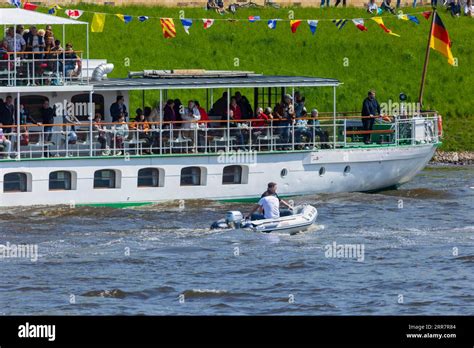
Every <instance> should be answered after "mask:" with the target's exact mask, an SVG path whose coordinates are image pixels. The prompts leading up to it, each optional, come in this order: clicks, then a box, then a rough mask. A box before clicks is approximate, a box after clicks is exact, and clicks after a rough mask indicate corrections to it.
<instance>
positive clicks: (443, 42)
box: [430, 12, 454, 65]
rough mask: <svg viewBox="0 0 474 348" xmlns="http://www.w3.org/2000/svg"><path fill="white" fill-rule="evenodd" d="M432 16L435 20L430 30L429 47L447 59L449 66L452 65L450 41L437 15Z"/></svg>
mask: <svg viewBox="0 0 474 348" xmlns="http://www.w3.org/2000/svg"><path fill="white" fill-rule="evenodd" d="M433 16H435V18H434V25H433V28H432V30H431V39H430V47H431V48H432V49H434V50H436V51H438V52H440V53H441V54H442V55H443V56H445V57H446V58H448V63H449V64H451V65H454V57H453V53H452V52H451V39H450V38H449V34H448V31H447V30H446V27H445V26H444V24H443V22H442V21H441V17H440V16H439V14H438V13H437V12H435V13H434V14H433Z"/></svg>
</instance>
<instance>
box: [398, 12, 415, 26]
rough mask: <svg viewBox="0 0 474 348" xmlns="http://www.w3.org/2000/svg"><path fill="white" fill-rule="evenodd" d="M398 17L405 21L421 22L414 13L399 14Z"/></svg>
mask: <svg viewBox="0 0 474 348" xmlns="http://www.w3.org/2000/svg"><path fill="white" fill-rule="evenodd" d="M398 19H402V20H404V21H412V22H413V23H416V24H420V21H419V20H418V18H416V17H415V16H412V15H406V14H400V15H398Z"/></svg>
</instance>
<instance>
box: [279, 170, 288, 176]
mask: <svg viewBox="0 0 474 348" xmlns="http://www.w3.org/2000/svg"><path fill="white" fill-rule="evenodd" d="M287 175H288V169H286V168H283V169H282V170H281V172H280V176H281V177H282V178H286V176H287Z"/></svg>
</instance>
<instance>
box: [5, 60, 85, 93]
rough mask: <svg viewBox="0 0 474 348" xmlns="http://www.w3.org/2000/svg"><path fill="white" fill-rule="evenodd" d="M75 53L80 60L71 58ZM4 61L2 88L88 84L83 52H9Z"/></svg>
mask: <svg viewBox="0 0 474 348" xmlns="http://www.w3.org/2000/svg"><path fill="white" fill-rule="evenodd" d="M72 54H75V55H76V56H77V58H68V55H72ZM5 55H6V59H0V85H2V86H9V87H12V86H41V85H55V86H63V85H65V84H70V83H73V82H75V83H84V82H85V81H87V77H84V75H83V74H82V55H83V52H82V51H42V52H6V53H5Z"/></svg>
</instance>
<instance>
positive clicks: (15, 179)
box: [3, 173, 28, 192]
mask: <svg viewBox="0 0 474 348" xmlns="http://www.w3.org/2000/svg"><path fill="white" fill-rule="evenodd" d="M27 191H28V177H27V175H26V174H25V173H8V174H5V175H4V176H3V192H27Z"/></svg>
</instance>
